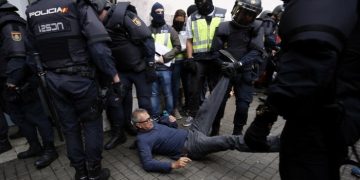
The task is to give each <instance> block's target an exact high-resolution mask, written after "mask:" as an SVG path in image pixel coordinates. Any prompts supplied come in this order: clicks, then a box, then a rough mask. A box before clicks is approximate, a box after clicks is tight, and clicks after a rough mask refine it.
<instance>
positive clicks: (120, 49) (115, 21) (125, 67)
mask: <svg viewBox="0 0 360 180" xmlns="http://www.w3.org/2000/svg"><path fill="white" fill-rule="evenodd" d="M92 4H94V8H95V9H98V11H99V12H101V13H99V14H100V16H99V17H100V19H101V20H102V21H103V24H104V25H105V27H106V29H107V31H108V33H109V35H110V37H111V39H112V43H110V49H111V51H112V55H113V56H114V58H115V64H116V68H117V70H118V72H119V73H120V77H121V82H122V84H123V85H124V86H125V87H126V89H127V91H126V93H125V101H123V103H122V105H121V108H120V110H121V111H122V112H117V113H118V116H119V117H120V118H112V119H114V122H113V124H116V126H117V127H119V128H116V129H123V127H122V126H125V128H129V127H131V124H130V120H131V112H132V109H131V108H132V106H131V105H130V104H131V103H132V92H131V91H130V88H131V87H132V86H133V84H135V88H136V93H137V98H138V103H139V107H140V108H144V109H146V110H147V111H149V112H152V107H151V100H150V99H151V88H152V83H153V82H154V81H155V80H156V73H155V66H154V57H155V45H154V39H153V38H152V35H151V31H150V30H149V28H148V27H147V26H146V24H145V23H144V22H143V21H142V20H141V19H140V18H139V17H138V16H137V11H136V8H135V7H134V6H132V5H130V3H129V2H118V3H117V4H116V5H114V4H111V3H109V2H107V1H105V0H93V1H92ZM129 101H131V102H129ZM118 110H119V109H117V110H115V109H114V112H115V111H118ZM121 113H123V117H121V115H120V114H121ZM116 131H118V130H116ZM118 132H119V133H114V135H113V136H112V138H111V139H110V141H109V142H108V143H107V144H106V145H105V148H106V149H112V148H114V147H115V146H116V145H118V144H119V142H121V139H122V138H121V137H122V136H123V133H121V130H119V131H118Z"/></svg>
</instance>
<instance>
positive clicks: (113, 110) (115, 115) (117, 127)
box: [104, 91, 126, 150]
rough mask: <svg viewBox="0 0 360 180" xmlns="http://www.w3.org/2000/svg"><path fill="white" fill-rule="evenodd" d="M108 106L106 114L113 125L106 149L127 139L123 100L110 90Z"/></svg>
mask: <svg viewBox="0 0 360 180" xmlns="http://www.w3.org/2000/svg"><path fill="white" fill-rule="evenodd" d="M109 93H110V94H109V97H108V99H107V102H106V103H107V106H106V116H107V118H108V120H109V122H110V125H111V138H110V140H109V141H108V142H107V143H105V146H104V149H105V150H110V149H113V148H115V147H116V146H117V145H119V144H120V143H124V142H125V141H126V136H125V134H124V113H123V108H122V102H121V100H120V99H119V98H118V97H117V96H116V95H115V94H114V93H113V92H112V91H110V92H109Z"/></svg>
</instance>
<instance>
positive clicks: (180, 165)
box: [171, 157, 191, 169]
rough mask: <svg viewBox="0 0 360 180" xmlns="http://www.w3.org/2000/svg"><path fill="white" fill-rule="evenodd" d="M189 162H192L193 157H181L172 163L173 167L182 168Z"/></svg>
mask: <svg viewBox="0 0 360 180" xmlns="http://www.w3.org/2000/svg"><path fill="white" fill-rule="evenodd" d="M189 162H191V159H190V158H188V157H181V158H180V159H179V160H177V161H175V162H173V163H171V168H172V169H180V168H184V167H185V166H186V165H187V164H188V163H189Z"/></svg>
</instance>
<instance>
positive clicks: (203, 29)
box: [191, 8, 226, 53]
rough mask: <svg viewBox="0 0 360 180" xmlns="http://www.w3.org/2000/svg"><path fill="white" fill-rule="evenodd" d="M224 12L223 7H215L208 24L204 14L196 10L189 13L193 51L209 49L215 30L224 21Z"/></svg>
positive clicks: (199, 51)
mask: <svg viewBox="0 0 360 180" xmlns="http://www.w3.org/2000/svg"><path fill="white" fill-rule="evenodd" d="M225 13H226V10H225V9H221V8H215V12H214V14H213V17H212V20H211V23H210V25H208V23H207V22H206V19H205V16H203V15H201V14H199V13H197V12H196V13H194V14H193V15H191V29H192V32H193V51H194V53H203V52H209V51H210V49H211V44H212V40H213V37H214V34H215V30H216V28H217V27H218V26H219V24H220V23H221V22H223V21H224V18H225Z"/></svg>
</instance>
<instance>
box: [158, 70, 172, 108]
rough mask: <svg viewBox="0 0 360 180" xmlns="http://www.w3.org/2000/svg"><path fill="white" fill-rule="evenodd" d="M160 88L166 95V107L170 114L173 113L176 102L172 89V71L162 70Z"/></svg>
mask: <svg viewBox="0 0 360 180" xmlns="http://www.w3.org/2000/svg"><path fill="white" fill-rule="evenodd" d="M160 74H161V75H160V88H161V89H162V90H163V91H162V92H163V94H164V97H165V109H166V111H167V112H168V113H169V114H173V111H174V102H173V94H172V90H171V83H172V82H171V76H172V72H171V71H161V72H160Z"/></svg>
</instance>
